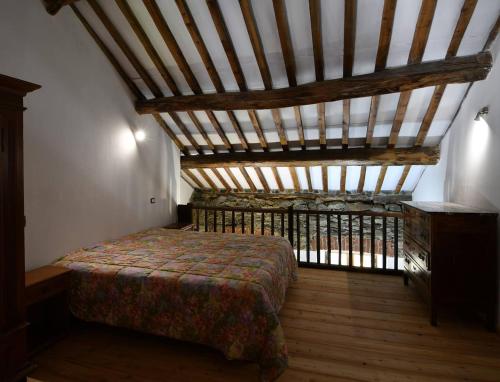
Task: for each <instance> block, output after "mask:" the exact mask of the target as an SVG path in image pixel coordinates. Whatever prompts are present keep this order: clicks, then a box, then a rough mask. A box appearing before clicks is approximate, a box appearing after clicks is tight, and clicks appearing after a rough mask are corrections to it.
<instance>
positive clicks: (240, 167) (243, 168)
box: [238, 166, 257, 192]
mask: <svg viewBox="0 0 500 382" xmlns="http://www.w3.org/2000/svg"><path fill="white" fill-rule="evenodd" d="M238 168H239V169H240V172H241V174H242V175H243V177H244V178H245V180H246V181H247V183H248V187H250V190H251V191H252V192H257V187H255V184H254V183H253V181H252V178H251V177H250V175H249V174H248V171H247V169H246V168H245V166H238Z"/></svg>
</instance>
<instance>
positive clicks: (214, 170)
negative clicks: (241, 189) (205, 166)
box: [212, 168, 231, 191]
mask: <svg viewBox="0 0 500 382" xmlns="http://www.w3.org/2000/svg"><path fill="white" fill-rule="evenodd" d="M212 171H213V173H214V174H215V176H216V177H217V179H219V182H221V183H222V185H223V186H224V188H225V189H226V190H227V191H231V186H230V185H229V183H227V182H226V179H224V177H223V176H222V174H221V173H220V171H219V169H218V168H212Z"/></svg>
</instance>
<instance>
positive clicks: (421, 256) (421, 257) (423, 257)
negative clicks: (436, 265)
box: [418, 253, 425, 261]
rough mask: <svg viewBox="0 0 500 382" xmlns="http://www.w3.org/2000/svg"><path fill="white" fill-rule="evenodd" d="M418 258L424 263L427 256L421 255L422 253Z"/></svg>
mask: <svg viewBox="0 0 500 382" xmlns="http://www.w3.org/2000/svg"><path fill="white" fill-rule="evenodd" d="M418 258H419V259H420V260H422V261H425V256H424V255H421V254H420V253H419V254H418Z"/></svg>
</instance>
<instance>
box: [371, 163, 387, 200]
mask: <svg viewBox="0 0 500 382" xmlns="http://www.w3.org/2000/svg"><path fill="white" fill-rule="evenodd" d="M386 173H387V165H382V167H381V168H380V173H379V175H378V179H377V185H376V186H375V191H374V192H373V193H374V194H380V192H381V191H382V185H383V184H384V179H385V174H386Z"/></svg>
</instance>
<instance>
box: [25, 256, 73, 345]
mask: <svg viewBox="0 0 500 382" xmlns="http://www.w3.org/2000/svg"><path fill="white" fill-rule="evenodd" d="M70 273H71V270H70V269H66V268H62V267H56V266H53V265H47V266H44V267H41V268H37V269H34V270H32V271H30V272H26V275H25V285H26V317H27V321H28V323H29V326H28V352H29V354H30V355H33V354H34V353H36V352H37V351H39V350H41V349H43V348H44V347H46V346H48V345H50V344H51V343H53V342H54V341H57V340H58V339H60V338H61V337H62V336H64V335H65V334H66V333H67V332H68V330H69V319H70V312H69V304H68V297H69V287H70Z"/></svg>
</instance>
